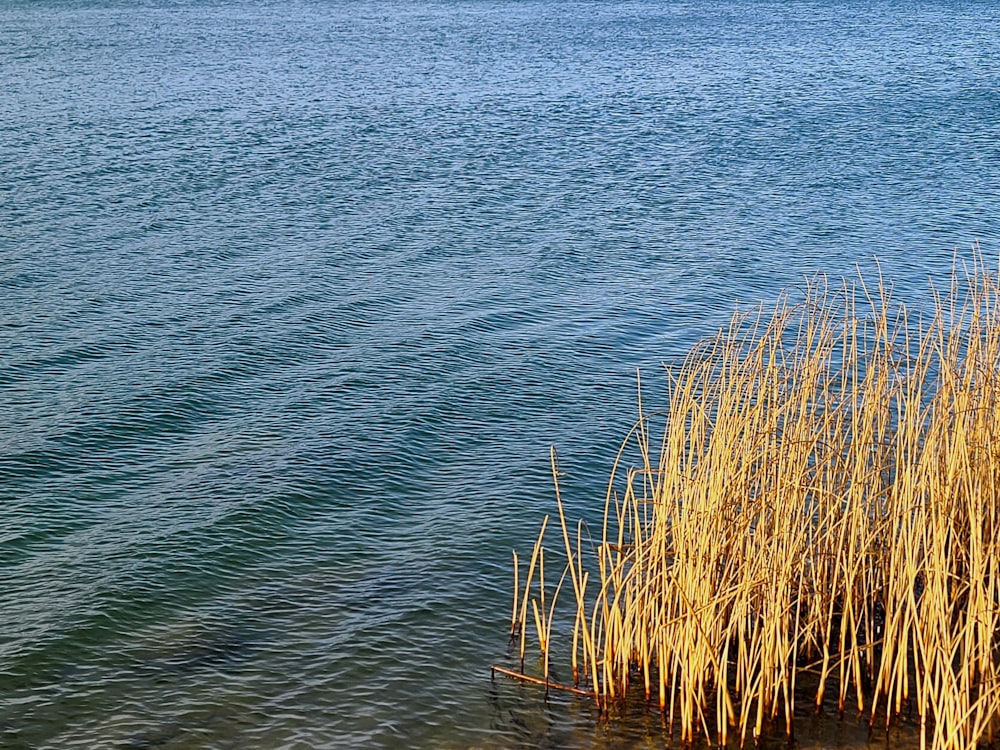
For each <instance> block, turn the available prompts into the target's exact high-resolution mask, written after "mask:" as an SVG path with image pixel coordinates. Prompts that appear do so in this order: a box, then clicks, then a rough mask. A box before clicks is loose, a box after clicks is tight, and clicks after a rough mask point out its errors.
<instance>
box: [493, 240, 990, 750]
mask: <svg viewBox="0 0 1000 750" xmlns="http://www.w3.org/2000/svg"><path fill="white" fill-rule="evenodd" d="M931 291H932V297H931V298H932V300H933V304H932V305H931V307H930V309H929V310H928V311H926V312H925V313H923V314H921V315H912V314H911V313H910V312H909V311H908V310H907V309H906V308H905V307H904V306H902V305H897V304H894V303H893V301H892V299H891V291H890V289H889V288H888V287H887V286H886V285H885V284H884V283H883V282H882V280H881V279H879V282H878V286H877V288H870V287H868V286H866V285H865V283H864V280H863V279H861V280H859V281H858V282H856V283H854V284H849V283H846V282H845V283H844V284H843V286H841V287H840V288H836V289H831V288H830V287H829V286H828V285H827V283H826V282H825V281H823V280H817V281H815V282H813V283H812V284H810V285H809V286H808V288H807V290H806V292H805V295H804V299H803V300H802V301H801V302H800V303H798V304H792V302H791V301H790V300H789V297H788V296H787V295H786V296H785V297H784V298H782V300H781V301H779V303H778V304H777V305H776V306H775V308H774V309H773V311H770V312H765V311H764V310H763V308H762V309H760V310H757V311H756V312H755V313H753V314H749V315H748V314H737V315H735V316H734V317H733V319H732V321H731V323H730V324H729V325H728V327H726V328H725V329H723V330H721V331H720V332H719V333H718V335H716V336H714V337H712V338H710V339H708V340H705V341H703V342H701V343H700V344H698V345H697V346H695V347H694V348H693V349H692V351H691V352H690V353H689V354H688V356H687V357H686V359H684V360H683V362H682V363H681V364H680V365H679V366H678V367H676V368H673V369H668V380H669V385H668V393H667V397H668V400H667V403H668V405H669V406H668V409H667V412H666V413H662V414H645V413H643V411H642V394H641V389H640V395H639V412H640V416H639V420H638V421H637V423H636V424H635V426H634V428H633V429H632V431H631V433H630V434H629V436H628V437H627V439H626V440H625V441H624V443H623V445H622V449H621V451H620V452H619V455H618V458H617V459H616V461H615V464H614V467H613V470H612V475H611V479H610V482H609V485H608V492H607V496H606V499H605V505H604V514H603V527H602V529H601V531H600V537H599V539H598V538H591V534H590V532H589V531H588V530H587V527H586V525H585V524H583V523H582V522H578V523H576V524H575V525H570V523H569V521H568V520H567V518H566V514H565V511H564V506H563V501H562V498H561V496H560V492H559V471H558V467H557V463H556V457H555V453H554V452H553V454H552V468H553V477H554V480H555V485H556V507H557V512H558V522H559V523H558V531H559V533H558V536H559V537H560V538H559V541H558V542H557V544H556V548H555V550H554V551H550V552H548V553H547V552H546V546H545V541H546V538H547V537H546V527H547V524H548V520H549V519H548V517H546V518H545V520H544V522H543V524H542V529H541V533H540V534H539V537H538V541H537V543H536V544H535V547H534V550H533V552H532V556H531V560H530V563H529V565H528V570H527V573H526V576H525V578H524V580H523V581H522V580H520V577H519V571H518V558H517V554H516V553H515V554H514V577H515V589H514V606H513V610H512V617H511V636H512V640H513V642H514V643H516V644H518V650H519V652H520V659H521V671H520V673H517V672H516V671H514V670H509V669H506V670H505V669H502V668H500V667H496V668H495V669H497V670H499V671H502V672H504V673H505V674H508V675H514V676H517V675H518V674H521V675H523V674H524V655H525V648H526V644H527V640H528V635H529V631H532V632H533V635H532V638H531V640H532V641H537V645H538V646H539V648H540V650H541V655H542V662H541V667H540V675H541V677H540V679H541V681H543V682H544V683H546V684H547V685H550V686H553V687H567V686H564V685H557V684H555V683H553V682H552V681H551V679H550V670H549V655H550V652H551V651H552V648H553V647H554V645H555V643H554V642H555V641H557V640H559V639H561V638H563V639H566V640H567V641H568V647H569V661H570V662H571V664H572V669H573V676H574V686H572V687H573V688H574V689H575V690H576V691H577V692H579V691H580V690H581V689H582V690H586V691H587V692H588V693H589V694H590V695H592V696H593V698H594V699H595V700H596V702H597V704H598V706H599V707H600V708H601V709H602V710H606V709H608V708H610V707H611V706H613V705H614V704H615V702H616V701H619V700H621V699H622V698H624V697H625V696H626V695H635V694H639V695H642V694H644V695H645V697H646V699H647V700H648V701H650V702H654V701H655V702H656V704H658V706H659V709H660V711H662V715H663V718H664V722H665V723H666V724H667V725H668V726H669V729H670V732H671V733H673V732H674V731H675V730H679V734H680V740H681V741H682V742H684V743H691V742H694V741H695V740H696V738H698V737H704V738H705V739H706V740H708V741H710V742H716V743H718V744H719V745H720V746H725V745H727V744H729V743H736V742H738V743H739V745H740V747H742V746H743V745H744V744H745V743H746V741H747V739H748V738H752V739H753V740H756V739H757V738H759V737H760V736H761V735H762V733H764V732H768V731H781V730H782V729H783V730H784V732H786V733H787V735H788V737H789V739H791V738H792V737H793V733H794V721H793V718H794V716H795V713H796V709H797V708H799V710H800V711H801V710H802V709H803V708H809V706H802V705H801V704H802V703H804V702H807V703H808V704H811V707H812V708H813V709H815V710H816V711H819V710H821V709H822V708H823V707H829V708H832V706H833V704H834V701H835V702H836V706H837V708H838V709H839V711H840V712H841V714H842V713H843V711H844V710H845V709H847V708H849V707H850V708H852V710H853V709H856V710H857V711H859V712H861V713H862V714H863V715H865V716H867V717H868V720H869V721H870V723H871V726H872V727H876V726H882V724H883V722H884V726H885V728H886V729H888V727H889V726H890V723H891V722H893V721H894V720H895V719H896V718H898V717H903V716H913V717H917V719H918V721H919V731H920V737H921V748H922V749H924V748H926V747H927V746H928V745H929V746H930V747H931V748H934V750H946V749H947V750H951V749H953V748H963V749H965V748H970V749H971V748H975V747H976V746H977V745H981V744H986V743H990V744H991V743H992V741H993V736H994V734H993V733H994V731H995V729H996V728H997V726H998V719H1000V639H998V632H1000V631H998V626H1000V421H998V409H1000V285H998V280H997V275H996V274H995V273H991V272H988V271H987V269H986V268H985V266H984V265H983V262H982V258H981V256H980V255H979V254H978V253H977V255H976V259H975V261H974V263H973V265H972V267H971V268H959V267H957V266H956V268H955V270H954V272H953V276H952V284H951V287H950V289H948V290H945V291H944V292H939V291H936V290H934V289H933V287H932V290H931ZM654 431H655V433H656V437H654ZM636 449H637V452H635V451H636ZM629 451H633V452H634V456H635V465H634V466H630V467H626V465H625V464H626V458H625V457H626V456H627V455H630V454H629ZM552 528H553V529H554V528H555V524H553V525H552ZM594 536H596V535H594ZM553 557H558V558H559V559H560V561H561V562H560V565H561V566H562V572H561V578H559V579H558V585H557V586H554V587H553V585H552V584H553V583H555V581H553V580H552V578H551V577H550V579H549V581H548V582H546V580H545V563H546V561H549V562H550V567H551V560H552V559H553ZM567 579H568V580H567ZM564 585H565V588H566V589H567V590H568V589H572V591H573V594H574V599H575V602H574V603H573V604H572V606H571V607H570V608H569V609H568V612H567V613H566V614H565V615H564V618H565V626H564V627H563V626H559V627H557V628H556V630H555V632H554V631H553V623H554V621H556V620H557V619H558V618H557V610H556V604H557V600H558V599H559V592H560V591H561V590H562V588H563V587H564ZM529 609H530V619H529ZM574 609H575V614H574V612H573V610H574ZM574 620H575V622H574V624H573V625H572V627H570V625H569V623H570V622H571V621H574ZM560 645H561V644H560ZM537 679H539V678H536V680H537Z"/></svg>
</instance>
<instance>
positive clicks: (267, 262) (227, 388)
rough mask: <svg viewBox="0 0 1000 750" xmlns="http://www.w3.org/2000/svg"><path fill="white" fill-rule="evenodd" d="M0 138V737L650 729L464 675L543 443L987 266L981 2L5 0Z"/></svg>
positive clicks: (332, 741) (990, 235)
mask: <svg viewBox="0 0 1000 750" xmlns="http://www.w3.org/2000/svg"><path fill="white" fill-rule="evenodd" d="M0 167H2V168H0V572H2V575H0V747H2V748H5V749H10V750H29V749H30V750H36V749H37V750H41V749H42V748H45V749H50V748H51V749H57V748H58V749H60V750H61V749H65V748H87V749H91V748H162V749H164V750H178V749H180V748H220V749H221V748H239V750H248V749H250V748H260V749H262V750H275V749H278V748H398V747H412V748H510V747H519V748H541V747H566V748H592V747H602V748H603V747H621V748H633V747H647V746H662V743H663V735H662V730H661V728H660V724H659V719H658V717H657V716H655V715H651V716H646V717H645V718H643V713H642V712H641V711H640V712H638V718H636V717H633V720H632V721H631V722H625V723H624V724H622V725H618V726H608V725H606V724H603V723H601V722H598V721H596V720H595V717H594V716H593V715H592V712H590V711H589V709H588V707H587V706H586V704H585V703H580V702H578V701H575V700H571V699H568V698H561V697H557V698H556V699H554V701H553V702H551V703H548V704H546V703H544V701H542V699H541V694H540V692H539V691H537V690H535V689H534V688H530V687H519V686H516V685H513V684H510V683H502V684H492V683H491V682H490V679H489V665H490V664H491V663H494V662H498V661H503V660H504V659H506V658H507V657H506V647H507V642H506V633H507V628H508V618H509V606H510V589H511V583H510V578H511V573H510V559H511V558H510V551H511V549H512V548H515V547H516V548H518V549H520V550H521V552H522V555H525V554H526V553H527V552H528V551H529V550H530V545H531V542H532V540H533V538H534V534H535V532H536V528H537V524H538V523H539V521H540V519H541V516H542V515H543V514H544V513H548V512H551V511H552V510H553V509H554V506H553V493H552V489H551V478H550V473H549V453H548V450H549V446H550V445H555V446H556V447H557V448H558V450H559V452H560V456H561V462H562V466H561V468H562V470H563V471H564V472H565V474H566V476H565V477H564V478H563V480H562V481H563V491H564V496H565V498H566V501H567V504H568V507H569V510H570V512H571V514H572V515H574V516H579V515H583V516H585V517H591V518H592V517H594V516H595V515H596V514H599V512H600V506H601V503H602V502H603V497H604V492H605V482H606V476H607V473H608V471H609V469H610V466H611V461H612V460H613V458H614V454H615V451H616V449H617V446H618V442H619V440H620V439H621V438H622V437H623V436H624V434H625V432H626V431H627V429H628V428H629V426H630V424H631V423H632V420H633V419H634V415H635V413H636V404H635V401H636V398H635V373H636V370H637V369H640V370H641V371H642V374H643V400H644V402H645V403H647V404H648V405H651V406H653V407H655V406H657V405H662V404H663V403H664V399H665V396H664V391H665V378H664V377H663V375H662V371H661V368H660V363H661V362H663V361H665V360H672V359H676V358H677V357H679V356H680V355H682V354H683V353H684V351H685V350H686V349H687V348H688V347H689V346H690V345H691V344H692V343H694V342H695V341H697V340H698V339H699V338H701V337H702V336H705V335H707V334H709V333H711V332H712V331H713V330H714V329H715V328H716V327H717V326H719V325H721V324H723V323H724V322H725V321H726V320H727V319H728V317H729V316H730V314H731V313H732V312H733V310H734V309H736V308H737V307H740V308H744V309H745V308H746V307H748V306H750V305H753V304H755V303H757V302H759V301H762V300H763V301H772V300H774V299H775V298H776V297H777V296H778V294H779V293H780V292H781V290H782V289H783V288H785V287H787V286H789V285H801V284H802V283H803V281H804V280H805V279H806V278H807V277H810V276H812V275H814V274H816V273H828V274H830V275H831V276H832V277H833V278H839V277H840V276H842V275H853V274H855V273H856V269H857V268H860V269H861V270H862V271H863V272H864V273H866V274H868V275H869V278H871V275H872V274H874V273H875V272H876V265H875V260H874V258H875V257H876V256H877V257H878V258H879V261H880V265H881V269H882V273H883V274H884V276H885V278H886V279H891V280H892V281H893V283H894V284H895V289H896V293H897V295H898V296H899V297H901V298H904V299H908V300H913V301H914V302H915V303H916V304H919V303H920V301H921V300H926V298H927V288H928V287H927V282H928V279H929V278H933V279H942V278H945V277H946V276H947V274H948V273H949V270H950V268H951V264H952V260H953V257H954V255H955V253H956V251H957V253H958V255H959V256H960V257H961V258H968V257H971V248H972V246H973V245H974V243H977V242H978V243H980V245H981V248H982V251H983V253H984V254H985V255H986V256H987V258H992V259H993V262H994V263H995V261H996V258H997V257H998V256H1000V6H998V5H997V4H995V3H991V2H945V1H943V0H942V1H941V2H920V3H917V2H895V1H892V2H890V1H889V0H875V1H874V2H854V1H853V0H843V1H842V2H825V1H823V2H820V1H818V0H817V1H816V2H808V1H802V2H796V1H789V2H777V1H771V0H764V1H756V2H746V0H698V1H697V2H672V1H670V0H665V1H655V2H654V1H653V0H636V1H634V2H576V1H570V0H565V1H563V0H516V1H515V0H509V1H508V0H413V1H412V2H411V1H408V2H403V1H402V0H400V1H398V2H383V1H370V0H357V1H349V0H344V1H339V0H337V1H335V0H282V2H277V0H177V1H176V2H170V1H168V0H157V1H155V2H153V1H151V2H131V1H129V2H126V1H125V0H120V1H112V0H104V1H100V0H30V1H29V0H5V1H4V2H2V3H0ZM862 736H863V735H862ZM842 739H843V738H842ZM831 741H832V740H831ZM840 741H841V740H837V742H840ZM843 741H845V742H850V741H853V740H851V739H850V737H848V738H847V739H844V740H843Z"/></svg>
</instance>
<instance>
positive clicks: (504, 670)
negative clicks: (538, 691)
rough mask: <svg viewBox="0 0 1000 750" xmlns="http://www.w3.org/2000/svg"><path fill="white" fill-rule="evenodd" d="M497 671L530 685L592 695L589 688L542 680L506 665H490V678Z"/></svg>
mask: <svg viewBox="0 0 1000 750" xmlns="http://www.w3.org/2000/svg"><path fill="white" fill-rule="evenodd" d="M497 673H499V674H502V675H503V676H504V677H510V678H511V679H514V680H520V681H521V682H530V683H531V684H532V685H542V686H543V687H545V688H546V690H547V689H548V688H555V689H556V690H564V691H566V692H567V693H573V694H575V695H585V696H587V697H588V698H592V697H594V693H593V692H592V691H590V690H581V689H580V688H578V687H573V686H572V685H564V684H563V683H561V682H553V681H552V680H543V679H542V678H540V677H532V676H531V675H528V674H524V673H523V672H517V671H515V670H513V669H507V668H506V667H500V666H497V665H495V664H494V665H493V666H491V667H490V679H493V678H494V677H495V676H496V675H497Z"/></svg>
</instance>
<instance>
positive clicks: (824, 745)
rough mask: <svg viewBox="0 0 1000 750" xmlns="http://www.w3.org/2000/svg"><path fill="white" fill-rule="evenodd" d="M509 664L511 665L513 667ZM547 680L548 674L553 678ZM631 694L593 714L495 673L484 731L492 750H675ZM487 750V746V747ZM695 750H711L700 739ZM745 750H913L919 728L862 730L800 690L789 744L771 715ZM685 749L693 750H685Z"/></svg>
mask: <svg viewBox="0 0 1000 750" xmlns="http://www.w3.org/2000/svg"><path fill="white" fill-rule="evenodd" d="M513 666H516V665H513ZM553 681H554V682H555V681H559V680H557V679H556V675H553ZM639 693H641V691H636V692H634V693H633V694H632V695H630V696H628V697H627V698H626V699H625V700H622V701H620V702H619V703H617V704H615V705H613V706H612V707H611V708H610V710H609V711H608V713H606V714H603V715H602V714H601V713H600V712H599V711H598V710H597V708H596V707H595V705H594V704H593V702H592V701H591V700H590V699H589V698H586V697H583V696H577V695H572V694H570V693H565V692H560V691H558V690H551V691H550V692H549V696H548V698H546V697H545V690H544V688H543V687H542V686H536V685H528V684H523V683H520V682H518V681H516V680H513V679H510V678H507V677H504V676H502V675H500V674H497V675H496V676H495V678H494V679H493V681H492V682H491V684H490V688H489V702H490V706H491V709H492V719H491V723H490V728H491V730H493V731H494V732H495V733H496V734H497V736H498V737H502V738H503V741H502V742H501V743H498V745H497V747H504V748H518V749H519V750H556V749H558V750H640V749H646V748H671V747H676V748H681V747H690V746H685V745H683V744H682V743H681V741H680V734H679V730H678V729H677V728H676V727H675V728H674V731H673V732H671V728H670V726H669V724H668V722H667V720H666V718H665V717H664V716H663V715H661V713H660V711H659V708H658V706H657V705H656V702H655V700H654V701H650V702H647V701H646V700H645V698H644V697H643V696H642V695H641V694H639ZM488 747H493V746H492V745H488ZM696 747H697V748H698V750H708V749H709V748H716V747H718V745H716V744H715V743H714V742H708V741H705V740H702V741H701V742H700V743H698V744H697V745H696ZM726 747H727V750H739V748H740V739H739V736H738V734H736V733H731V734H730V739H729V743H728V744H727V746H726ZM744 747H745V748H756V750H788V748H791V747H794V748H796V749H797V750H831V749H833V748H868V749H869V750H877V749H878V750H916V748H919V747H920V736H919V728H918V726H917V724H916V723H915V721H913V720H911V719H904V720H902V721H895V722H894V723H893V724H892V725H891V726H890V727H889V729H888V731H886V729H885V726H884V724H882V723H880V722H878V721H876V722H875V726H874V727H873V728H872V729H871V730H869V717H868V715H867V714H863V715H859V714H858V713H857V711H856V710H854V711H851V710H849V711H847V712H845V715H844V716H843V717H840V716H839V715H838V711H837V706H836V700H827V701H825V702H824V705H823V707H822V709H821V710H820V711H818V712H817V711H816V709H815V706H814V701H813V695H812V694H811V693H809V692H808V690H807V689H806V690H802V691H801V692H800V695H799V697H798V698H797V700H796V710H795V737H794V739H793V740H792V741H789V739H788V738H786V737H785V734H784V725H783V719H781V717H779V719H778V720H776V721H775V722H773V723H772V724H771V725H770V726H769V727H768V726H766V727H765V732H764V734H763V736H761V738H760V739H759V740H757V741H756V742H755V741H754V739H753V737H752V736H748V737H747V738H746V742H745V745H744ZM692 750H694V749H693V748H692Z"/></svg>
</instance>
